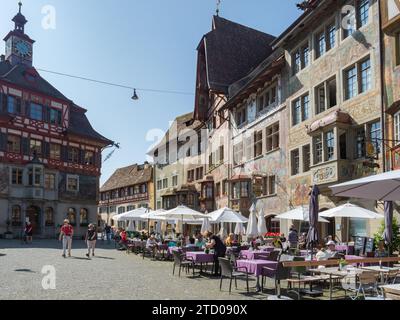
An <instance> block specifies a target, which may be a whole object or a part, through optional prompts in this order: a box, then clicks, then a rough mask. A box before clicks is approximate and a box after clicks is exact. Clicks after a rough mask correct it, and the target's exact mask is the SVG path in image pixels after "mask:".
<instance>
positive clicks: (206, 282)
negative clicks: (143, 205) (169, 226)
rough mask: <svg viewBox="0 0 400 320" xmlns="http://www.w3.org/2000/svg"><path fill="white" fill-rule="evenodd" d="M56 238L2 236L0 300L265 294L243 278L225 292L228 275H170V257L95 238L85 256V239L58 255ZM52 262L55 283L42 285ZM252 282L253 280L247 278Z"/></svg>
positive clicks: (209, 297) (203, 297) (252, 296)
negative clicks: (28, 240) (92, 251)
mask: <svg viewBox="0 0 400 320" xmlns="http://www.w3.org/2000/svg"><path fill="white" fill-rule="evenodd" d="M61 254H62V252H61V243H60V242H58V241H56V240H43V241H39V240H38V241H34V243H33V244H32V245H24V244H21V242H20V241H17V240H13V241H6V240H0V265H1V267H0V279H1V283H0V289H1V290H0V300H17V299H18V300H19V299H21V300H32V299H35V300H37V299H38V300H46V299H52V300H71V299H72V300H86V299H88V300H182V299H183V300H189V299H194V300H218V299H237V300H243V299H266V295H265V294H262V295H261V294H256V293H254V292H253V293H251V294H250V295H246V294H245V291H246V290H245V282H244V281H241V280H238V286H239V290H237V291H236V290H235V289H233V291H232V294H231V295H229V293H228V291H227V290H228V286H229V281H227V280H225V281H224V287H223V291H222V292H220V291H219V280H218V279H212V278H208V277H195V278H193V277H192V276H190V275H189V276H188V275H186V274H185V272H183V273H182V276H181V278H179V277H178V275H175V276H172V262H167V261H151V260H150V259H149V258H147V257H146V259H145V260H143V259H142V256H136V255H135V254H129V255H127V254H126V253H125V252H120V251H117V250H115V249H114V245H113V244H110V245H108V244H107V243H103V242H102V241H98V248H97V249H96V256H95V257H94V258H93V259H91V260H88V259H87V258H86V256H85V254H86V248H85V246H84V242H83V241H78V240H75V241H74V242H73V251H72V257H71V258H66V259H64V258H63V257H62V256H61ZM46 265H48V266H54V267H55V270H56V289H55V290H44V289H43V288H42V279H43V277H44V276H45V274H42V268H43V267H44V266H46ZM250 286H255V281H252V282H251V283H250ZM253 291H254V289H253Z"/></svg>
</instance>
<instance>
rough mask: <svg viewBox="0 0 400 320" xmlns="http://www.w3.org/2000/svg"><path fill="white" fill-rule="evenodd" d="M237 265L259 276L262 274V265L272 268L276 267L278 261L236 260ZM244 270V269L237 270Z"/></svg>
mask: <svg viewBox="0 0 400 320" xmlns="http://www.w3.org/2000/svg"><path fill="white" fill-rule="evenodd" d="M236 263H237V266H238V267H246V268H247V272H248V273H251V274H254V275H255V276H256V277H258V276H261V275H262V274H263V270H262V269H263V267H269V268H272V269H276V267H277V265H278V262H276V261H268V260H237V262H236ZM238 271H244V270H240V269H239V270H238Z"/></svg>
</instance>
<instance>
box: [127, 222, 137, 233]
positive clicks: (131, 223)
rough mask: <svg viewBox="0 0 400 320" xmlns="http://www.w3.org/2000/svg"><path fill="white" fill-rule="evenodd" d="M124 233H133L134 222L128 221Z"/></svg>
mask: <svg viewBox="0 0 400 320" xmlns="http://www.w3.org/2000/svg"><path fill="white" fill-rule="evenodd" d="M126 231H135V223H134V221H129V225H128V228H127V229H126Z"/></svg>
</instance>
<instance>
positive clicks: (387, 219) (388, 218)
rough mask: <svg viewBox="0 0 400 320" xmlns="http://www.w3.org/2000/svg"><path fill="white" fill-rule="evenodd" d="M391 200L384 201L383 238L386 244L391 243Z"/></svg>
mask: <svg viewBox="0 0 400 320" xmlns="http://www.w3.org/2000/svg"><path fill="white" fill-rule="evenodd" d="M392 224H393V202H392V201H385V231H384V233H383V238H384V240H385V243H386V245H388V246H389V245H391V244H392V240H393V226H392Z"/></svg>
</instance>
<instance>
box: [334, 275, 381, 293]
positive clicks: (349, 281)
mask: <svg viewBox="0 0 400 320" xmlns="http://www.w3.org/2000/svg"><path fill="white" fill-rule="evenodd" d="M378 277H379V274H378V273H377V272H374V271H364V272H362V273H360V274H358V275H357V276H354V275H352V276H351V275H348V276H346V277H344V278H343V279H342V287H343V289H344V290H345V294H346V296H347V291H353V292H354V293H355V294H354V295H353V296H350V299H352V300H356V299H358V298H359V297H360V296H361V295H362V296H363V297H364V299H366V297H367V295H366V292H368V291H369V292H373V293H376V296H380V294H379V291H378ZM353 279H354V280H353ZM357 279H358V281H357Z"/></svg>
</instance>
